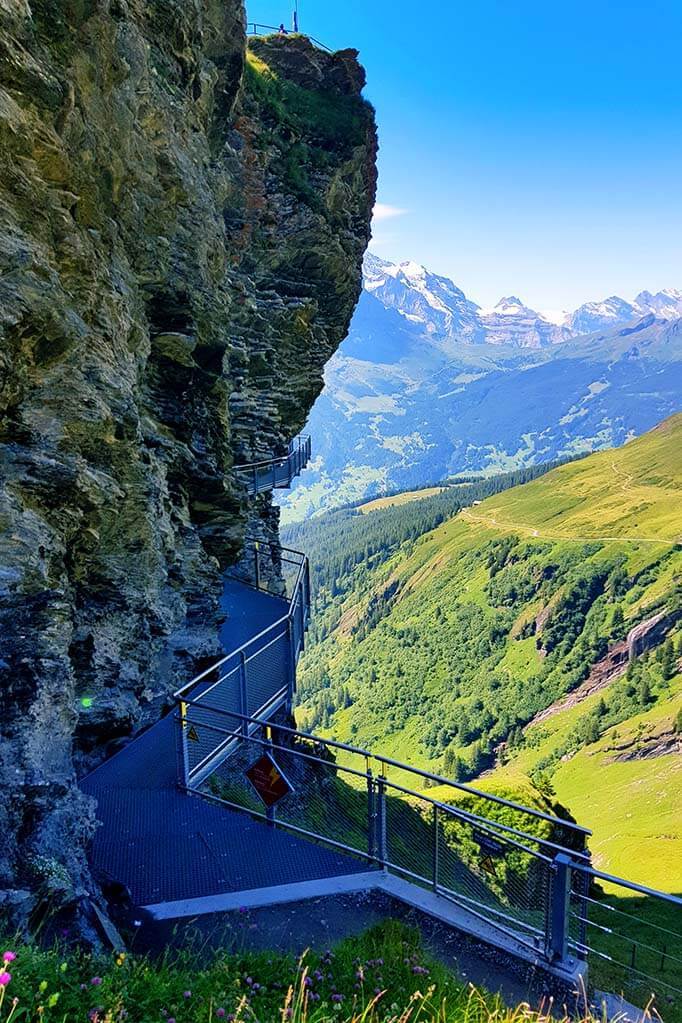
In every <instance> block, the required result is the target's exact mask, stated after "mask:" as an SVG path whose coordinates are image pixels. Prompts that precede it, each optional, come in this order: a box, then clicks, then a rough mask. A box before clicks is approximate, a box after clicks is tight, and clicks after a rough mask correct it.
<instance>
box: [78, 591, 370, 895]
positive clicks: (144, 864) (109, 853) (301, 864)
mask: <svg viewBox="0 0 682 1023" xmlns="http://www.w3.org/2000/svg"><path fill="white" fill-rule="evenodd" d="M222 606H223V609H224V610H225V611H226V612H227V613H228V615H229V618H228V621H227V622H226V624H225V626H224V627H223V629H222V631H221V641H222V643H223V645H224V646H225V647H226V648H228V649H232V650H234V649H235V648H236V647H238V646H240V645H241V644H242V643H243V642H245V641H246V640H247V639H249V638H251V637H252V636H254V635H256V634H257V633H259V632H260V631H262V629H264V628H266V627H267V626H268V625H270V624H272V623H273V622H275V621H277V620H278V619H279V618H280V617H281V616H282V614H283V613H285V612H286V602H285V601H284V600H282V599H280V598H277V597H272V596H269V595H268V594H264V593H259V592H258V591H256V590H253V589H251V588H250V587H247V586H243V585H241V584H240V583H237V582H234V581H233V580H230V581H227V582H226V584H225V590H224V592H223V597H222ZM273 684H275V683H273ZM276 684H277V685H278V684H279V683H276ZM174 728H175V723H174V721H173V720H172V718H170V717H168V718H164V719H163V720H162V721H159V722H158V723H157V724H156V725H154V726H153V727H152V728H150V729H149V730H148V731H146V732H145V733H144V734H143V735H141V736H140V737H139V738H138V739H135V740H134V741H133V742H131V743H129V745H128V746H126V747H125V748H124V749H123V750H121V751H120V752H119V753H117V754H116V755H115V756H113V757H111V758H110V759H109V760H107V761H106V762H105V763H104V764H102V765H101V766H100V767H98V768H97V769H96V770H95V771H93V772H92V773H91V774H89V775H88V776H87V777H86V778H84V779H83V781H82V782H81V788H82V789H83V791H84V792H86V793H87V794H88V795H91V796H93V797H94V798H95V799H96V800H97V817H98V820H99V821H100V822H101V826H100V827H99V829H98V831H97V834H96V836H95V839H94V841H93V845H92V849H91V857H90V858H91V862H92V865H93V867H94V868H95V869H97V870H99V871H101V872H103V873H104V874H106V875H107V876H109V877H110V878H112V879H113V880H116V881H118V882H120V883H122V884H124V885H125V886H126V888H127V889H128V890H129V892H130V894H131V898H132V901H133V903H134V904H135V905H137V906H148V905H152V904H159V903H164V902H171V901H176V900H181V899H193V898H201V897H206V896H211V895H219V894H222V893H226V892H239V891H249V890H252V889H254V888H260V887H270V886H273V885H281V884H292V883H297V882H302V881H313V880H318V879H321V878H326V877H330V878H331V877H337V876H340V875H348V874H351V873H355V872H361V871H366V870H367V864H366V863H365V862H363V861H362V860H359V859H355V858H353V857H350V856H344V855H342V854H340V853H337V852H334V851H331V850H329V849H325V848H324V847H323V846H320V845H316V844H314V843H312V842H308V841H306V840H304V839H300V838H297V837H296V836H293V835H290V834H287V833H286V832H285V831H282V830H280V829H279V828H274V827H268V826H267V825H265V824H262V823H260V822H259V821H256V820H252V819H251V818H249V817H248V816H247V815H246V814H241V813H238V812H233V811H231V810H228V809H227V808H225V807H222V806H219V805H217V804H214V803H211V802H209V801H207V800H204V799H202V798H200V797H197V796H189V795H186V794H185V793H183V792H181V791H180V790H179V789H178V788H177V786H176V753H175V735H174Z"/></svg>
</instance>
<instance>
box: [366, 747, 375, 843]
mask: <svg viewBox="0 0 682 1023" xmlns="http://www.w3.org/2000/svg"><path fill="white" fill-rule="evenodd" d="M375 804H376V801H375V793H374V777H373V775H372V771H371V768H369V767H368V768H367V855H368V857H369V859H370V860H373V859H374V856H375V853H376V834H375V832H376V817H377V813H376V805H375Z"/></svg>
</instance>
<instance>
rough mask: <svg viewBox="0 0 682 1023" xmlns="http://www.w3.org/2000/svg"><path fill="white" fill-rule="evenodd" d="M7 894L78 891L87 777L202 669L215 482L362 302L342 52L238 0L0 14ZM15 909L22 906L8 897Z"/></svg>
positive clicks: (233, 508)
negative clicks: (247, 30)
mask: <svg viewBox="0 0 682 1023" xmlns="http://www.w3.org/2000/svg"><path fill="white" fill-rule="evenodd" d="M0 84H1V85H2V88H1V89H0V330H1V331H2V342H1V347H0V445H1V448H0V676H1V685H2V693H3V704H2V706H3V713H2V720H1V723H0V729H1V745H0V785H2V789H3V792H4V793H5V798H4V799H3V800H2V801H1V802H0V835H1V836H2V838H1V839H0V889H2V890H3V892H4V894H3V895H0V901H2V900H3V899H4V903H5V909H6V910H9V909H10V908H11V907H12V906H14V905H16V904H18V903H22V900H23V903H22V904H25V905H28V904H30V903H32V901H34V899H35V896H36V894H37V893H42V894H52V895H55V894H56V895H57V896H58V897H59V898H61V899H71V898H74V897H77V896H78V895H79V894H81V893H83V892H84V891H87V890H89V889H90V888H91V880H90V878H89V876H88V872H87V866H86V860H85V856H84V849H85V847H86V845H87V841H88V838H89V836H90V835H91V834H92V830H93V827H94V814H93V808H92V806H91V805H90V803H89V801H88V800H86V799H85V798H84V797H83V796H82V794H81V793H80V792H79V790H78V788H77V784H76V777H77V774H78V772H79V771H80V772H82V771H84V770H86V769H87V768H88V767H89V766H90V765H91V764H93V763H95V762H96V761H97V759H99V758H101V757H102V756H103V755H104V754H105V753H106V751H107V749H110V748H111V743H112V740H116V739H117V738H120V737H124V736H127V735H129V734H131V732H133V731H134V730H135V729H136V728H138V727H140V725H142V724H144V723H146V722H147V721H150V720H153V719H154V718H156V717H157V716H158V715H159V713H160V712H161V710H162V708H163V705H164V701H165V699H166V698H167V695H168V693H169V692H171V691H172V690H173V689H174V688H175V687H176V686H177V684H178V682H179V681H181V680H185V679H186V678H187V677H191V672H192V671H193V670H194V668H195V666H196V665H197V663H200V662H201V660H202V659H203V658H207V657H210V656H212V655H213V654H214V653H215V652H216V626H217V621H218V618H217V616H218V611H217V598H218V595H219V591H220V571H221V569H222V568H223V567H224V566H225V565H226V564H229V563H231V562H233V561H234V560H235V559H236V558H237V557H238V555H239V549H240V545H241V542H242V538H243V535H244V531H245V527H246V523H247V522H248V521H252V522H253V520H254V519H257V520H258V528H259V530H260V531H262V532H265V533H266V534H268V535H273V534H274V532H275V531H276V527H277V515H276V512H275V511H274V510H273V509H272V507H271V505H270V502H269V500H268V499H264V498H260V499H259V500H258V501H257V502H254V503H252V504H250V502H249V501H248V500H247V498H246V496H245V494H244V492H243V490H242V489H241V488H240V486H239V483H238V481H237V480H236V479H235V477H234V476H233V474H232V472H231V467H232V465H233V463H234V462H240V461H244V460H248V459H250V458H252V457H267V456H269V455H271V454H273V453H274V454H279V453H281V452H282V450H283V449H284V447H285V445H286V443H287V441H288V439H289V438H290V437H292V436H293V435H294V434H295V433H296V432H297V431H298V430H299V429H300V427H301V426H302V425H303V423H304V422H305V419H306V416H307V413H308V410H309V408H310V406H311V404H312V402H313V401H314V399H315V397H316V396H317V394H318V392H319V390H320V389H321V386H322V370H323V366H324V364H325V362H326V361H327V359H328V358H329V356H330V355H331V354H332V353H333V351H334V350H335V349H336V347H337V346H338V344H339V343H340V342H341V340H342V339H343V337H344V335H345V332H346V330H347V326H348V323H349V320H350V316H351V314H352V311H353V308H354V305H355V303H356V301H357V297H358V293H359V287H360V266H361V260H362V255H363V253H364V250H365V247H366V244H367V241H368V232H369V220H370V214H371V208H372V205H373V200H374V191H375V151H376V136H375V128H374V120H373V115H372V111H371V108H370V107H369V106H368V105H367V104H366V103H365V102H364V101H363V100H362V99H361V97H360V91H361V89H362V86H363V84H364V75H363V72H362V69H361V68H360V66H359V65H358V63H357V60H356V54H355V53H354V51H342V52H340V53H338V54H335V55H328V54H326V53H322V52H320V51H318V50H316V49H314V48H313V47H312V46H311V45H310V44H309V43H308V42H307V41H306V40H305V39H302V38H300V37H288V38H285V39H284V38H275V39H270V40H260V41H258V42H256V43H254V44H253V48H252V49H250V50H247V46H246V40H245V34H244V12H243V9H242V5H241V2H238V0H220V2H217V0H31V3H30V5H29V3H28V2H27V0H5V3H4V4H3V6H2V8H0ZM21 891H28V892H30V893H31V895H30V896H27V897H26V898H24V896H22V895H21Z"/></svg>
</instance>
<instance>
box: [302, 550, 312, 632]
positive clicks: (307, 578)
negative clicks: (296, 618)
mask: <svg viewBox="0 0 682 1023" xmlns="http://www.w3.org/2000/svg"><path fill="white" fill-rule="evenodd" d="M304 590H305V620H306V624H307V623H308V622H309V621H310V605H311V603H312V600H311V596H310V562H309V561H308V559H307V558H306V559H305V572H304Z"/></svg>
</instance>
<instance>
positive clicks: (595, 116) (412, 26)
mask: <svg viewBox="0 0 682 1023" xmlns="http://www.w3.org/2000/svg"><path fill="white" fill-rule="evenodd" d="M292 3H293V0H282V2H275V0H248V3H247V8H248V14H249V18H251V19H257V20H259V21H263V22H267V23H271V24H279V22H280V21H281V20H287V21H288V20H289V19H290V11H291V7H292ZM299 15H300V24H301V29H302V30H303V31H305V32H308V33H309V34H311V35H313V36H317V37H318V38H319V39H321V40H323V41H324V42H326V43H327V44H328V45H329V46H332V47H342V46H354V47H356V48H357V49H359V50H360V55H361V60H362V61H363V63H364V64H365V67H366V68H367V77H368V85H367V90H366V95H367V97H368V98H369V99H370V100H371V101H372V102H373V103H374V105H375V106H376V109H377V117H378V124H379V138H380V145H381V151H380V157H379V201H380V202H381V203H382V204H383V206H385V207H390V208H393V209H394V210H395V211H404V212H402V213H400V214H398V213H396V215H394V216H386V217H384V218H382V219H380V220H378V221H377V222H376V223H375V239H374V241H373V243H372V246H371V247H372V249H373V250H374V251H375V252H377V254H379V255H381V256H384V257H386V258H389V259H415V260H417V261H418V262H421V263H424V264H425V265H427V266H428V267H429V268H430V269H432V270H434V271H436V272H440V273H444V274H446V275H447V276H449V277H452V279H453V280H454V281H455V282H456V283H457V284H458V285H459V286H460V287H462V288H463V289H464V290H465V291H466V293H467V295H469V296H470V297H471V298H473V299H474V300H475V301H477V302H479V303H481V304H483V305H492V304H494V303H495V302H496V301H497V300H498V299H499V298H500V297H501V296H502V295H510V294H515V295H519V296H520V297H521V298H522V299H523V300H524V301H526V302H527V303H528V304H529V305H532V306H534V307H535V308H540V309H562V308H573V307H575V306H577V305H579V304H581V303H582V302H584V301H587V300H591V299H598V298H603V297H605V296H607V295H610V294H614V293H615V294H620V295H622V296H623V297H625V298H631V297H633V296H634V294H635V293H636V292H637V291H639V290H641V289H643V288H647V289H649V290H651V291H656V290H658V289H659V288H664V287H678V288H680V289H682V130H681V125H682V75H680V72H679V68H680V46H681V43H680V40H681V39H682V4H680V3H679V0H661V2H656V0H653V2H652V0H649V2H647V3H646V4H645V3H644V0H642V2H639V3H631V2H627V0H619V3H618V4H616V3H615V2H614V0H591V2H585V0H573V2H572V3H571V4H554V3H551V2H547V0H544V2H542V3H541V2H534V0H516V2H515V0H499V2H498V0H474V3H464V2H462V3H458V2H455V0H451V2H444V0H434V2H431V3H430V4H419V3H408V2H406V0H394V2H389V0H346V2H342V0H299ZM385 212H390V211H385Z"/></svg>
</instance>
